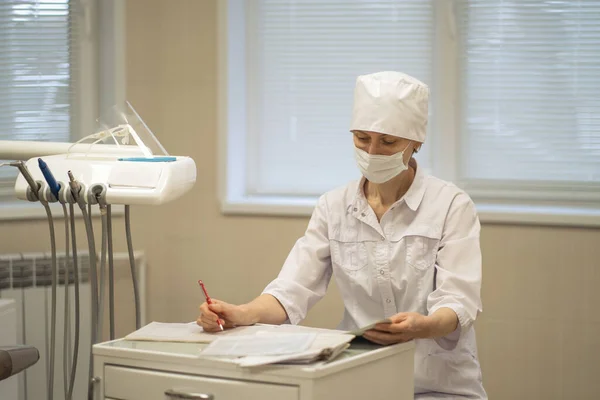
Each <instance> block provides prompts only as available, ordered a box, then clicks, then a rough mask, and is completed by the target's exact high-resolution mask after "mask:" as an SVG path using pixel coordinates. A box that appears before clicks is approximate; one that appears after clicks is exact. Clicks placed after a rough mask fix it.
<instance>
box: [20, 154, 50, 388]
mask: <svg viewBox="0 0 600 400" xmlns="http://www.w3.org/2000/svg"><path fill="white" fill-rule="evenodd" d="M10 165H11V166H13V167H17V168H18V169H19V171H20V172H21V174H22V175H23V177H24V178H25V180H26V181H27V183H28V184H29V187H30V189H31V192H32V194H33V197H34V198H35V199H36V200H39V201H40V203H42V205H43V206H44V209H45V210H46V216H47V217H48V227H49V229H50V247H51V249H52V316H51V319H50V321H51V322H50V336H51V338H50V363H49V365H50V368H49V370H50V371H49V373H48V384H47V385H48V386H47V390H48V393H47V394H46V395H47V397H48V399H49V400H52V399H53V398H54V353H55V345H56V286H57V283H58V268H57V265H56V237H55V235H54V220H53V219H52V211H50V206H49V205H48V202H47V201H45V200H43V199H42V198H41V197H40V196H39V189H40V185H39V184H38V183H37V182H36V181H35V180H34V179H33V177H32V176H31V173H30V172H29V169H28V168H27V166H26V165H25V163H24V162H23V161H15V162H11V163H10Z"/></svg>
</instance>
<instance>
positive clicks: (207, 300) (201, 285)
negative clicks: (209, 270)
mask: <svg viewBox="0 0 600 400" xmlns="http://www.w3.org/2000/svg"><path fill="white" fill-rule="evenodd" d="M198 285H200V287H201V288H202V291H203V292H204V297H206V302H207V303H208V304H213V302H212V299H211V298H210V296H209V295H208V292H207V291H206V287H205V286H204V282H202V280H201V279H200V280H198ZM217 323H218V324H219V328H221V330H223V325H222V324H221V321H220V320H218V319H217Z"/></svg>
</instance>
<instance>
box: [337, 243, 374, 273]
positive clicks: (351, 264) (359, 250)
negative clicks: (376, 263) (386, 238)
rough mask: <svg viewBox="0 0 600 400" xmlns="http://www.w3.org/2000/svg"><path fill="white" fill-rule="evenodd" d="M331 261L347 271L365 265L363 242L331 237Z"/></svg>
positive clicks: (365, 256) (365, 250) (365, 253)
mask: <svg viewBox="0 0 600 400" xmlns="http://www.w3.org/2000/svg"><path fill="white" fill-rule="evenodd" d="M329 245H330V247H331V261H332V263H333V264H334V266H338V267H340V268H342V269H344V270H347V271H357V270H359V269H362V268H364V267H365V266H366V265H367V259H368V257H367V248H366V246H365V243H363V242H358V241H354V242H345V241H341V240H336V239H331V240H330V241H329Z"/></svg>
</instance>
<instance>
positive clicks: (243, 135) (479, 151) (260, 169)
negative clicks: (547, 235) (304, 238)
mask: <svg viewBox="0 0 600 400" xmlns="http://www.w3.org/2000/svg"><path fill="white" fill-rule="evenodd" d="M598 20H600V1H539V0H536V1H532V0H530V1H516V0H515V1H501V0H451V1H443V2H442V1H434V0H430V1H425V0H415V1H393V0H390V1H369V0H353V1H341V0H337V1H336V0H329V1H316V0H313V1H309V0H302V1H300V0H295V1H292V0H248V1H241V0H228V1H227V2H223V4H222V5H221V20H220V26H221V29H222V30H221V32H220V35H221V38H222V42H221V45H220V48H221V49H225V51H224V52H223V54H222V56H221V57H220V62H221V64H220V66H221V69H220V70H221V71H226V73H224V74H223V75H224V76H223V79H222V81H221V85H222V87H221V89H222V90H221V91H220V92H221V93H222V94H223V96H222V99H221V103H220V108H221V111H222V115H221V116H220V121H221V123H222V130H221V132H222V140H223V142H222V149H221V150H222V160H223V163H222V166H223V168H222V169H223V174H222V177H221V181H222V183H223V188H222V194H221V195H222V204H223V210H224V211H225V212H255V211H256V212H266V213H282V214H290V213H291V214H307V213H310V211H311V209H312V207H313V206H314V204H315V201H316V197H317V196H318V195H319V194H321V193H323V192H325V191H327V190H330V189H332V188H334V187H336V186H340V185H343V184H345V183H346V182H348V181H349V180H352V179H356V178H358V177H359V173H358V170H357V168H356V166H355V163H354V160H353V152H352V148H351V146H352V142H351V138H350V133H349V132H348V125H349V121H350V113H351V108H352V107H351V106H352V92H353V88H354V80H355V78H356V76H357V75H359V74H363V73H370V72H375V71H380V70H386V69H391V70H400V71H403V72H407V73H409V74H411V75H414V76H415V77H417V78H419V79H421V80H422V81H424V82H425V83H427V84H429V85H430V87H431V90H432V98H431V107H430V125H429V133H428V139H427V142H426V143H425V146H423V150H422V151H421V152H420V153H419V154H418V156H417V159H418V160H419V164H420V166H421V167H423V168H425V169H427V170H430V171H431V172H432V173H433V174H434V175H437V176H440V177H441V178H443V179H447V180H450V181H453V182H455V183H457V184H458V185H459V186H461V187H463V188H465V189H466V190H467V191H468V192H469V194H470V195H471V196H472V197H473V199H474V200H475V202H476V203H477V206H478V208H479V209H480V215H481V214H483V218H482V220H485V219H486V218H487V217H488V216H489V219H490V220H498V219H502V217H501V215H506V216H508V217H507V218H508V219H517V220H524V221H528V220H529V221H534V222H543V221H542V219H544V218H542V219H540V218H539V217H527V216H528V215H529V216H531V215H532V214H536V213H537V214H538V215H539V214H544V215H546V216H549V215H550V216H552V215H554V216H556V215H558V214H560V215H561V216H559V217H556V218H554V217H550V218H549V219H547V221H549V222H552V223H555V222H561V223H562V222H568V221H567V219H570V221H571V222H573V219H572V218H571V217H573V215H579V217H580V218H579V219H578V220H577V221H578V223H579V222H582V221H590V219H589V218H588V217H589V216H592V217H593V220H594V221H596V222H594V223H600V208H599V207H598V206H597V204H598V202H599V201H600V118H599V117H598V115H600V90H599V89H600V69H598V67H597V65H598V63H599V62H600V25H598V23H597V21H598ZM564 215H567V217H566V218H567V219H564V218H563V217H564ZM528 218H529V219H528ZM584 223H586V222H584Z"/></svg>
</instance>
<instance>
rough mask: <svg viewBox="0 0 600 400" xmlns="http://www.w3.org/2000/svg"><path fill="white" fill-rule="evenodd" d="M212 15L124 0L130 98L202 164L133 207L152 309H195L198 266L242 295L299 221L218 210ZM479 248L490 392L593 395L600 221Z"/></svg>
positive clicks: (329, 311)
mask: <svg viewBox="0 0 600 400" xmlns="http://www.w3.org/2000/svg"><path fill="white" fill-rule="evenodd" d="M175 4H176V6H174V5H175ZM216 17H217V2H216V1H214V0H213V1H210V0H201V1H199V0H177V1H170V2H167V1H160V0H127V43H126V44H127V51H128V55H127V82H128V86H127V92H128V99H129V100H130V101H131V102H132V104H133V105H134V107H136V109H137V110H138V112H140V114H141V115H142V117H143V118H144V119H145V120H146V121H147V123H148V124H149V126H150V127H151V129H152V130H153V131H154V132H155V133H156V135H157V136H158V137H159V139H160V140H161V142H162V143H163V145H164V146H165V147H166V148H167V149H168V151H169V152H170V153H171V154H178V155H189V156H191V157H193V158H194V160H195V161H196V164H197V167H198V179H197V183H196V185H195V187H194V189H193V190H192V192H191V193H188V194H187V195H186V196H185V197H183V198H181V199H180V200H177V201H175V202H173V203H171V204H168V205H165V206H162V207H156V208H150V207H136V208H134V209H133V216H134V222H133V233H134V243H135V245H136V248H143V249H145V250H146V252H147V254H148V258H149V268H150V272H149V276H148V294H149V303H148V307H149V317H150V318H151V319H154V320H161V321H187V320H191V319H193V318H195V316H196V309H197V305H198V304H199V303H200V302H201V300H202V296H201V293H200V291H199V288H198V286H197V284H196V281H197V280H198V279H200V278H201V279H203V280H205V281H206V282H207V285H208V288H209V290H210V293H211V295H212V296H214V297H217V298H221V299H225V300H228V301H231V302H235V303H238V302H243V301H247V300H249V299H251V298H252V297H253V296H255V295H256V294H258V293H259V292H260V290H261V289H262V288H263V287H264V286H265V285H266V284H267V283H268V282H269V280H270V279H272V278H273V277H274V276H275V275H276V273H277V272H278V270H279V268H280V266H281V264H282V262H283V261H284V259H285V257H286V255H287V252H288V250H289V249H290V248H291V246H292V245H293V243H294V241H295V240H296V239H297V238H298V237H299V236H300V235H301V234H302V233H303V230H304V228H305V226H306V223H307V219H306V218H273V217H258V216H235V217H234V216H223V215H221V214H220V212H219V204H218V202H217V196H216V187H217V181H216V180H217V173H216V169H217V74H218V72H219V71H218V70H217V63H216V57H217V38H216V32H217V26H216V20H217V18H216ZM35 229H38V230H39V232H35ZM121 240H122V236H121ZM46 242H47V236H46V230H45V225H42V224H41V223H30V222H27V223H2V225H1V226H0V244H1V249H2V251H3V252H6V251H8V252H13V251H27V250H40V249H46V248H47V244H46ZM121 243H122V242H121ZM482 248H483V254H484V285H483V302H484V313H483V314H482V316H481V318H480V320H479V321H478V322H477V329H478V337H479V350H480V357H481V363H482V367H483V373H484V380H485V385H486V387H487V389H488V391H489V393H490V397H491V398H492V399H521V398H522V399H563V398H564V399H592V398H600V379H598V378H597V375H598V371H599V370H600V367H599V366H600V313H599V312H598V310H599V309H600V300H598V296H597V295H596V294H595V291H594V289H595V288H596V287H599V286H600V261H599V260H600V230H598V229H575V228H555V227H535V226H508V225H506V226H502V225H488V224H484V226H483V231H482ZM118 249H123V246H122V245H119V247H118ZM340 313H341V302H340V301H339V299H338V298H337V292H336V291H335V289H334V290H333V291H331V292H330V294H329V295H328V296H327V297H326V299H325V300H324V301H322V302H321V303H320V304H319V305H318V306H317V307H316V308H315V309H314V310H313V311H312V312H311V314H310V316H309V318H308V320H307V321H306V323H307V324H311V325H318V326H326V327H333V326H335V324H336V323H337V322H338V320H339V318H340Z"/></svg>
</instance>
